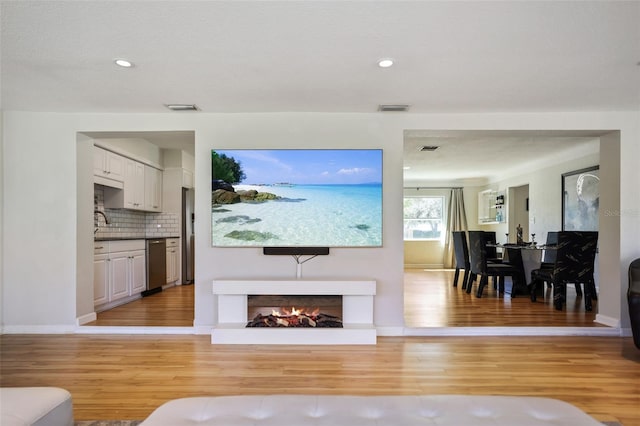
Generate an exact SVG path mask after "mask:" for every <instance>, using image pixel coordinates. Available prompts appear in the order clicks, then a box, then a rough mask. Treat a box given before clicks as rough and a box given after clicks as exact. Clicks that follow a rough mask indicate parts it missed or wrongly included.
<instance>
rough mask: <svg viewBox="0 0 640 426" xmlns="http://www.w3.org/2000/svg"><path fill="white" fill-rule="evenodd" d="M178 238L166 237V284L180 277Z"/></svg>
mask: <svg viewBox="0 0 640 426" xmlns="http://www.w3.org/2000/svg"><path fill="white" fill-rule="evenodd" d="M179 242H180V239H179V238H167V284H169V283H175V282H176V281H178V279H180V244H179Z"/></svg>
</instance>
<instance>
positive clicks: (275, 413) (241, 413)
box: [140, 395, 602, 426]
mask: <svg viewBox="0 0 640 426" xmlns="http://www.w3.org/2000/svg"><path fill="white" fill-rule="evenodd" d="M289 424H290V425H296V426H364V425H376V426H413V425H438V426H444V425H452V426H467V425H474V426H476V425H478V426H482V425H487V426H488V425H491V426H499V425H505V426H541V425H554V426H564V425H566V426H602V424H601V423H599V422H598V421H596V420H595V419H593V418H592V417H590V416H588V415H587V414H586V413H584V412H582V411H581V410H579V409H578V408H576V407H574V406H573V405H571V404H568V403H566V402H563V401H558V400H555V399H550V398H534V397H518V396H464V395H427V396H329V395H322V396H320V395H268V396H253V395H247V396H220V397H195V398H183V399H176V400H173V401H169V402H167V403H165V404H163V405H161V406H160V407H159V408H157V409H156V410H155V411H154V412H153V413H151V415H150V416H149V417H148V418H147V419H146V420H145V421H144V422H142V424H141V425H140V426H186V425H189V426H195V425H208V426H223V425H224V426H261V425H265V426H267V425H269V426H276V425H277V426H282V425H289Z"/></svg>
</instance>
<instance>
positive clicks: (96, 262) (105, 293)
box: [93, 254, 109, 306]
mask: <svg viewBox="0 0 640 426" xmlns="http://www.w3.org/2000/svg"><path fill="white" fill-rule="evenodd" d="M108 301H109V255H108V254H94V256H93V306H99V305H102V304H104V303H107V302H108Z"/></svg>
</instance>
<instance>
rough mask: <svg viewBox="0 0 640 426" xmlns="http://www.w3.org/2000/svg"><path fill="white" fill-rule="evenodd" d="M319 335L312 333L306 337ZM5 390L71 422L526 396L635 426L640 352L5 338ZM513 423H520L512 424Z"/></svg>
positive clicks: (437, 340) (556, 342) (617, 340)
mask: <svg viewBox="0 0 640 426" xmlns="http://www.w3.org/2000/svg"><path fill="white" fill-rule="evenodd" d="M310 331H313V330H310ZM0 343H1V346H0V379H1V384H2V386H59V387H62V388H65V389H68V390H69V391H70V392H71V394H72V396H73V405H74V415H75V418H76V420H96V419H144V418H145V417H147V416H148V415H149V414H150V413H151V412H152V411H153V410H154V409H155V408H156V407H158V406H159V405H161V404H162V403H164V402H166V401H168V400H171V399H175V398H181V397H192V396H205V395H208V396H216V395H241V394H243V395H251V394H331V395H349V394H351V395H385V394H391V395H411V394H473V395H531V396H542V397H550V398H557V399H560V400H563V401H567V402H569V403H571V404H574V405H576V406H577V407H579V408H580V409H582V410H584V411H585V412H587V413H588V414H590V415H591V416H593V417H594V418H596V419H598V420H600V421H618V422H621V423H622V424H623V425H625V426H634V425H636V426H637V425H640V409H639V407H640V350H638V349H636V348H635V347H634V346H633V342H632V340H631V338H621V337H566V336H565V337H514V336H502V337H486V336H485V337H381V338H379V339H378V344H377V345H368V346H296V345H295V342H291V345H286V346H279V345H276V346H267V345H224V346H223V345H212V344H211V340H210V336H202V335H197V336H194V335H188V336H156V335H118V336H108V335H80V334H75V335H3V336H0ZM514 426H517V425H514Z"/></svg>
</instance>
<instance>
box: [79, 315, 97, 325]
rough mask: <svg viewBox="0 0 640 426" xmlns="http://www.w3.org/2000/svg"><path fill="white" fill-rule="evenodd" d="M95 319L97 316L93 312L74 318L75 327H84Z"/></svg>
mask: <svg viewBox="0 0 640 426" xmlns="http://www.w3.org/2000/svg"><path fill="white" fill-rule="evenodd" d="M97 319H98V314H96V313H95V312H91V313H90V314H86V315H82V316H80V317H78V318H76V325H84V324H87V323H89V322H92V321H95V320H97Z"/></svg>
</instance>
